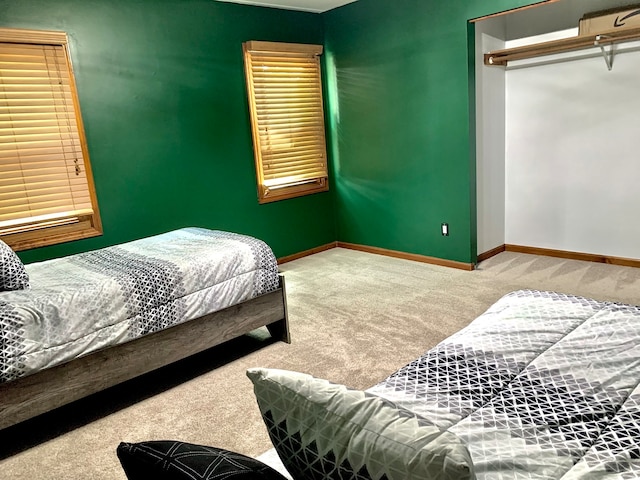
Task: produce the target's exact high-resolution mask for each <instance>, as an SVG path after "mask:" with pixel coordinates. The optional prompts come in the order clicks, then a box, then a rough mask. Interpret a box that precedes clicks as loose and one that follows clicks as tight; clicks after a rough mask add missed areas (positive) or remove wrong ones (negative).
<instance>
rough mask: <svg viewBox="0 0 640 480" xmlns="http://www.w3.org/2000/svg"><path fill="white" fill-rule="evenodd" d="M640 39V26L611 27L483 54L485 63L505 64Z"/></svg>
mask: <svg viewBox="0 0 640 480" xmlns="http://www.w3.org/2000/svg"><path fill="white" fill-rule="evenodd" d="M633 40H640V27H635V28H627V29H624V30H620V29H619V28H618V29H612V30H605V31H603V32H599V33H597V34H593V33H592V34H589V35H578V36H576V37H569V38H562V39H560V40H551V41H549V42H542V43H534V44H531V45H524V46H522V47H513V48H506V49H504V50H495V51H493V52H489V53H485V54H484V64H485V65H507V63H508V62H510V61H511V60H523V59H525V58H532V57H541V56H544V55H551V54H553V53H561V52H568V51H571V50H581V49H584V48H590V47H597V46H601V45H603V44H611V45H613V44H614V43H619V42H630V41H633Z"/></svg>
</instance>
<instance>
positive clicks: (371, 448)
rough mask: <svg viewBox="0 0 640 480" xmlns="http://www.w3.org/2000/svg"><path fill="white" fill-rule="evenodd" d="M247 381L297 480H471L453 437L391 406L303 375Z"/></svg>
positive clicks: (252, 374)
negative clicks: (252, 388) (340, 479)
mask: <svg viewBox="0 0 640 480" xmlns="http://www.w3.org/2000/svg"><path fill="white" fill-rule="evenodd" d="M247 376H248V377H249V378H250V379H251V381H252V382H253V384H254V391H255V394H256V399H257V401H258V406H259V407H260V412H261V414H262V418H263V419H264V422H265V424H266V425H267V429H268V431H269V436H270V437H271V441H272V442H273V445H274V447H275V449H276V451H277V452H278V455H279V456H280V458H281V459H282V462H283V463H284V465H285V467H287V470H288V471H289V472H290V473H291V475H292V477H293V478H294V479H296V480H303V479H304V480H316V479H336V478H349V479H354V480H361V479H362V480H365V479H375V480H379V479H389V480H424V479H431V480H436V479H437V480H445V479H457V480H462V479H472V478H475V475H474V474H473V467H472V463H471V457H470V455H469V451H468V450H467V448H466V446H465V445H464V444H463V443H462V441H461V440H460V439H459V438H458V437H456V436H455V435H454V434H452V433H450V432H446V431H442V430H440V429H439V428H437V427H436V426H434V425H431V424H430V423H429V422H428V421H427V420H425V419H424V418H422V417H419V416H416V415H414V414H413V413H411V412H409V411H408V410H405V409H403V408H400V407H398V406H396V405H394V404H393V403H391V402H389V401H388V400H385V399H382V398H380V397H376V396H374V395H372V394H370V393H366V392H363V391H359V390H350V389H348V388H347V387H345V386H343V385H337V384H333V383H330V382H328V381H327V380H322V379H318V378H314V377H312V376H310V375H306V374H303V373H297V372H289V371H285V370H274V369H261V368H253V369H249V370H248V371H247Z"/></svg>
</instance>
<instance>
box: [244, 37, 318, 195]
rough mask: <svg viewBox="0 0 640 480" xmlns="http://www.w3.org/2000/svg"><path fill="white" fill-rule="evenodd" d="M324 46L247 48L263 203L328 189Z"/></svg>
mask: <svg viewBox="0 0 640 480" xmlns="http://www.w3.org/2000/svg"><path fill="white" fill-rule="evenodd" d="M321 53H322V46H321V45H302V44H287V43H273V42H255V41H252V42H246V43H245V44H244V54H245V69H246V77H247V91H248V95H249V105H250V111H251V122H252V131H253V142H254V153H255V158H256V170H257V177H258V191H259V200H260V201H261V202H269V201H273V200H279V199H282V198H290V197H293V196H298V195H304V194H307V193H315V192H318V191H325V190H327V188H328V184H327V154H326V145H325V131H324V109H323V102H322V82H321V75H320V60H319V55H320V54H321Z"/></svg>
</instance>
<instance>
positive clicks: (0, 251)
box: [0, 240, 29, 291]
mask: <svg viewBox="0 0 640 480" xmlns="http://www.w3.org/2000/svg"><path fill="white" fill-rule="evenodd" d="M23 288H29V275H28V274H27V271H26V270H25V269H24V264H23V263H22V261H21V260H20V258H18V255H16V252H14V251H13V250H12V249H11V247H10V246H9V245H7V244H6V243H4V242H3V241H2V240H0V291H6V290H22V289H23Z"/></svg>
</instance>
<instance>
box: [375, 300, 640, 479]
mask: <svg viewBox="0 0 640 480" xmlns="http://www.w3.org/2000/svg"><path fill="white" fill-rule="evenodd" d="M639 384H640V307H638V306H632V305H623V304H616V303H611V302H598V301H595V300H591V299H587V298H581V297H576V296H571V295H563V294H559V293H554V292H541V291H534V290H520V291H516V292H512V293H510V294H508V295H505V296H504V297H503V298H501V299H500V300H499V301H498V302H497V303H495V304H494V305H493V306H491V307H490V308H489V310H488V311H487V312H485V313H484V314H483V315H481V316H480V317H478V318H477V319H476V320H474V321H473V322H472V323H471V324H469V326H467V327H466V328H464V329H463V330H461V331H460V332H458V333H457V334H455V335H453V336H451V337H449V338H448V339H446V340H444V341H443V342H441V343H440V344H438V345H437V346H436V347H434V348H433V349H431V350H429V351H428V352H426V353H425V354H424V355H423V356H421V357H420V358H418V359H416V360H415V361H413V362H411V363H410V364H408V365H407V366H405V367H403V368H401V369H400V370H398V371H397V372H396V373H394V374H392V375H390V376H389V377H388V378H387V379H386V380H384V381H383V382H381V383H380V384H378V385H376V386H374V387H372V388H371V389H369V390H368V391H369V392H370V393H373V394H375V395H378V396H381V397H384V398H387V399H389V400H392V401H393V402H395V403H396V404H399V405H400V406H402V407H405V408H407V409H409V410H411V411H412V412H414V413H416V414H418V415H421V416H423V417H426V418H427V419H429V420H430V421H431V422H434V423H435V424H436V425H438V426H440V427H441V428H442V429H447V430H448V431H450V432H452V433H454V434H456V435H457V436H458V437H459V438H460V439H462V441H463V442H464V443H465V444H466V445H467V447H468V448H469V451H470V453H471V458H472V460H473V464H474V468H475V473H476V477H477V478H478V479H482V480H493V479H496V480H497V479H560V478H561V479H562V480H574V479H585V480H586V479H604V478H607V479H609V478H611V479H614V478H616V479H631V478H640V386H639Z"/></svg>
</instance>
